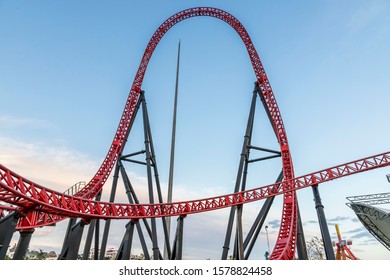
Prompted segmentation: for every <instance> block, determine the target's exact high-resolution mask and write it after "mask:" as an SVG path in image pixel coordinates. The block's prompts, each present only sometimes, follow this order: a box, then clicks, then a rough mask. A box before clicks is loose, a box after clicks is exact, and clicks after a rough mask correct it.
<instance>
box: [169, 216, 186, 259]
mask: <svg viewBox="0 0 390 280" xmlns="http://www.w3.org/2000/svg"><path fill="white" fill-rule="evenodd" d="M185 217H186V216H185V215H182V216H180V217H179V218H177V227H176V234H175V240H174V242H173V248H172V257H171V259H172V260H182V259H183V232H184V218H185Z"/></svg>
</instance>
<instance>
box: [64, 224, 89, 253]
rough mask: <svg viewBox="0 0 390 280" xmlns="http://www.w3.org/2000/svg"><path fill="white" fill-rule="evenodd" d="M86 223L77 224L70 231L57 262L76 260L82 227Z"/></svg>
mask: <svg viewBox="0 0 390 280" xmlns="http://www.w3.org/2000/svg"><path fill="white" fill-rule="evenodd" d="M86 224H87V223H86V222H85V221H84V220H80V221H79V222H77V223H76V224H75V225H74V226H73V227H72V228H71V230H70V233H69V236H68V238H67V240H66V242H65V243H66V244H65V246H64V247H63V248H62V251H61V253H60V255H59V256H58V259H59V260H77V257H78V253H79V248H80V243H81V238H82V236H83V231H84V226H85V225H86Z"/></svg>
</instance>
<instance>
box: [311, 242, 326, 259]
mask: <svg viewBox="0 0 390 280" xmlns="http://www.w3.org/2000/svg"><path fill="white" fill-rule="evenodd" d="M306 245H307V254H308V258H309V260H326V255H325V249H324V243H323V242H322V239H319V238H318V237H313V238H312V239H311V240H310V241H309V242H306Z"/></svg>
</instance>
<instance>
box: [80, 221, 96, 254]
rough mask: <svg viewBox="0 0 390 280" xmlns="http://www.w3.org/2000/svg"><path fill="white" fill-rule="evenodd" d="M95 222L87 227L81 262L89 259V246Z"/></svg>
mask: <svg viewBox="0 0 390 280" xmlns="http://www.w3.org/2000/svg"><path fill="white" fill-rule="evenodd" d="M95 226H96V220H92V221H91V223H90V224H89V226H88V233H87V238H86V239H85V245H84V251H83V260H88V259H89V254H90V253H91V244H92V238H93V233H94V231H95Z"/></svg>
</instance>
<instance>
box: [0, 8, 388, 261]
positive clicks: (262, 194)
mask: <svg viewBox="0 0 390 280" xmlns="http://www.w3.org/2000/svg"><path fill="white" fill-rule="evenodd" d="M196 16H210V17H215V18H218V19H220V20H223V21H225V22H226V23H228V24H229V25H230V26H232V27H233V29H234V30H236V32H237V33H238V35H239V36H240V38H241V39H242V41H243V43H244V45H245V47H246V49H247V51H248V54H249V58H250V60H251V63H252V66H253V69H254V72H255V75H256V79H257V83H258V85H259V88H260V90H261V93H262V95H263V98H264V104H265V106H266V110H267V113H268V115H269V118H270V121H271V123H272V126H273V128H274V131H275V134H276V137H277V139H278V142H279V145H280V151H281V156H282V167H283V174H284V180H283V181H282V182H280V183H277V184H272V185H268V186H263V187H260V188H256V189H251V190H247V191H244V192H238V193H233V194H228V195H222V196H218V197H213V198H206V199H200V200H193V201H186V202H175V203H166V204H138V205H136V204H116V203H108V202H98V201H95V200H93V198H94V197H95V196H96V195H97V194H98V193H99V192H100V191H101V189H102V188H103V186H104V184H105V183H106V181H107V179H108V177H109V175H110V173H111V171H112V169H113V167H114V165H115V164H116V162H117V160H118V157H119V156H120V155H121V153H122V150H123V148H124V145H125V142H126V141H125V140H126V138H127V136H128V134H129V131H130V127H131V124H132V122H133V120H134V117H135V112H136V106H137V103H138V102H139V97H140V93H141V87H142V82H143V78H144V75H145V71H146V69H147V65H148V63H149V61H150V58H151V56H152V54H153V52H154V50H155V48H156V46H157V44H158V43H159V41H160V40H161V38H162V37H163V36H164V34H165V33H166V32H167V31H168V30H169V29H170V28H171V27H172V26H174V25H175V24H177V23H178V22H180V21H182V20H185V19H188V18H191V17H196ZM388 165H390V153H389V152H386V153H383V154H379V155H376V156H372V157H368V158H364V159H361V160H357V161H354V162H350V163H346V164H343V165H339V166H336V167H333V168H328V169H325V170H322V171H318V172H315V173H311V174H308V175H305V176H301V177H297V178H295V176H294V170H293V165H292V159H291V155H290V150H289V146H288V141H287V135H286V131H285V128H284V124H283V121H282V117H281V114H280V111H279V108H278V106H277V103H276V99H275V96H274V93H273V91H272V88H271V85H270V83H269V80H268V78H267V75H266V73H265V71H264V68H263V65H262V63H261V61H260V58H259V55H258V54H257V51H256V49H255V47H254V46H253V43H252V41H251V39H250V37H249V35H248V33H247V31H246V30H245V28H244V27H243V25H242V24H241V23H240V22H239V21H238V20H237V19H236V18H235V17H233V16H232V15H231V14H229V13H227V12H225V11H223V10H220V9H216V8H209V7H201V8H191V9H186V10H183V11H181V12H179V13H177V14H175V15H173V16H171V17H170V18H168V19H167V20H166V21H165V22H164V23H163V24H162V25H161V26H160V27H159V28H158V29H157V30H156V32H155V33H154V34H153V36H152V38H151V39H150V41H149V43H148V45H147V47H146V50H145V52H144V55H143V57H142V60H141V63H140V66H139V68H138V71H137V73H136V76H135V79H134V82H133V85H132V87H131V90H130V93H129V95H128V99H127V101H126V104H125V108H124V110H123V114H122V117H121V119H120V122H119V125H118V128H117V131H116V133H115V136H114V139H113V141H112V144H111V146H110V148H109V150H108V153H107V155H106V157H105V159H104V161H103V163H102V165H101V166H100V168H99V169H98V171H97V172H96V174H95V175H94V176H93V178H92V179H91V180H90V182H89V183H88V184H86V186H85V187H84V188H82V189H81V190H80V191H78V192H77V193H76V194H75V195H74V196H71V195H67V194H64V193H60V192H56V191H53V190H50V189H48V188H45V187H43V186H40V185H38V184H35V183H34V182H32V181H30V180H28V179H26V178H23V177H22V176H20V175H18V174H16V173H14V172H13V171H11V170H9V169H8V168H6V167H5V166H3V165H0V200H1V201H4V202H7V203H9V204H12V205H16V206H18V207H19V208H18V211H19V212H20V213H21V214H22V215H23V214H24V215H23V218H22V219H21V221H20V223H19V226H18V229H28V228H35V227H42V226H46V225H50V224H53V223H56V222H58V221H61V220H63V219H65V218H67V217H79V218H83V219H86V220H90V219H95V218H98V219H139V218H143V217H147V218H151V217H165V216H180V215H188V214H194V213H200V212H205V211H211V210H216V209H220V208H224V207H231V206H234V205H241V204H244V203H248V202H253V201H257V200H261V199H264V198H267V197H271V196H275V195H279V194H284V200H283V212H282V218H281V226H280V230H279V235H278V238H277V241H276V245H275V247H274V250H273V252H272V254H271V257H270V259H293V258H294V254H295V243H296V235H297V198H296V194H295V191H296V190H298V189H302V188H305V187H308V186H313V185H318V184H320V183H323V182H327V181H330V180H333V179H336V178H341V177H344V176H347V175H351V174H355V173H359V172H363V171H368V170H371V169H374V168H378V167H384V166H388Z"/></svg>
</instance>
